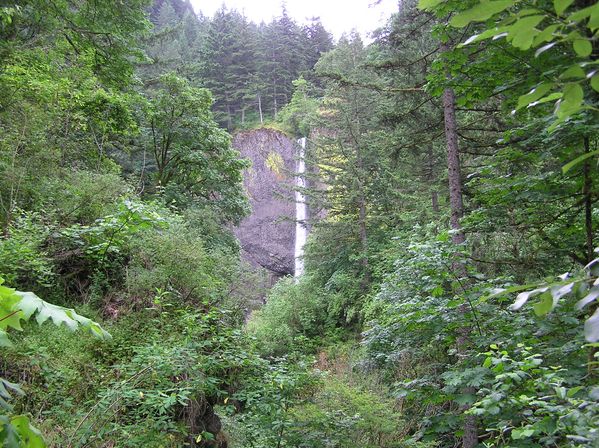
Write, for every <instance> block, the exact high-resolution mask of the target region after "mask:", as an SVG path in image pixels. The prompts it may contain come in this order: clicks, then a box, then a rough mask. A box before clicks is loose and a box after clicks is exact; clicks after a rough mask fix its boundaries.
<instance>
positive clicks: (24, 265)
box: [0, 213, 54, 289]
mask: <svg viewBox="0 0 599 448" xmlns="http://www.w3.org/2000/svg"><path fill="white" fill-rule="evenodd" d="M49 232H50V228H49V227H48V226H46V225H44V224H42V223H41V222H40V217H39V216H38V215H37V214H35V213H26V214H23V215H21V216H20V217H18V218H17V219H16V220H15V221H14V222H13V223H12V224H11V225H10V226H9V228H8V233H7V235H6V236H4V237H1V238H0V277H3V278H4V279H5V280H6V282H7V283H8V284H10V285H19V287H20V288H22V289H37V288H39V287H48V286H50V285H51V284H52V282H53V280H54V271H53V266H52V260H51V259H50V257H49V256H48V254H47V253H46V251H45V250H44V248H43V246H44V243H45V240H46V238H47V236H48V234H49Z"/></svg>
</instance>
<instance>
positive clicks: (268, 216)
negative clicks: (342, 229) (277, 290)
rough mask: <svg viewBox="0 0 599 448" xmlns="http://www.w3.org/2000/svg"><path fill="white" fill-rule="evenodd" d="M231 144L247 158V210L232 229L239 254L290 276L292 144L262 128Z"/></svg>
mask: <svg viewBox="0 0 599 448" xmlns="http://www.w3.org/2000/svg"><path fill="white" fill-rule="evenodd" d="M233 146H234V147H235V148H236V149H237V150H238V151H239V152H241V155H242V156H243V157H245V158H248V159H250V160H251V161H252V167H251V168H249V169H248V170H246V172H245V173H244V185H245V188H246V191H247V194H248V196H249V199H250V204H251V206H252V213H251V214H250V216H248V217H247V218H246V219H244V220H243V221H242V223H241V224H240V225H239V227H237V228H236V229H235V234H236V235H237V238H239V241H240V242H241V247H242V255H243V256H244V258H245V259H247V260H248V261H249V262H250V263H252V264H253V265H254V266H261V267H263V268H265V269H268V270H269V271H271V272H272V273H274V274H275V276H276V277H280V276H283V275H293V269H294V244H295V223H294V219H295V203H294V192H293V186H294V173H295V165H296V143H295V142H294V141H293V140H291V139H289V138H288V137H287V136H286V135H285V134H283V133H281V132H279V131H276V130H273V129H265V128H263V129H256V130H252V131H244V132H240V133H238V134H236V135H235V137H234V138H233Z"/></svg>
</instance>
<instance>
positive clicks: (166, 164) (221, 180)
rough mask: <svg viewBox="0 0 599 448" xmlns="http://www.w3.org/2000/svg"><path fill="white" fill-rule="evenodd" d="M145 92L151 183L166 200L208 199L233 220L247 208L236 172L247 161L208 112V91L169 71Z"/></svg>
mask: <svg viewBox="0 0 599 448" xmlns="http://www.w3.org/2000/svg"><path fill="white" fill-rule="evenodd" d="M150 95H151V99H150V102H149V110H148V112H147V124H146V128H145V129H144V132H143V144H144V145H147V146H148V147H149V148H151V152H152V154H153V157H154V162H155V186H156V187H160V188H164V192H165V196H166V200H167V201H168V202H173V203H177V205H178V206H187V205H189V204H190V202H191V203H193V202H199V203H204V204H211V205H212V206H213V207H214V208H215V209H216V210H217V211H218V213H219V214H220V215H221V217H222V219H223V221H235V222H237V221H239V219H241V218H242V217H243V216H244V214H245V213H246V212H247V203H246V199H245V195H244V193H243V190H242V187H241V172H242V170H243V169H244V168H246V167H247V166H248V163H247V161H245V160H243V159H241V158H240V156H239V152H238V151H236V150H235V149H233V148H232V147H231V138H230V136H229V134H227V132H225V131H224V130H222V129H220V128H219V127H218V126H217V124H216V122H215V121H214V119H213V118H212V113H211V111H210V106H211V105H212V96H211V94H210V92H209V91H208V90H206V89H200V88H196V87H192V86H191V85H190V83H189V82H188V81H187V80H185V79H183V78H180V77H178V76H176V75H175V74H173V73H170V74H166V75H163V76H161V77H160V82H159V88H158V89H157V90H156V91H153V92H151V93H150ZM144 168H145V167H144Z"/></svg>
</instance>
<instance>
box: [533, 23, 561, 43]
mask: <svg viewBox="0 0 599 448" xmlns="http://www.w3.org/2000/svg"><path fill="white" fill-rule="evenodd" d="M561 26H562V25H560V24H553V25H549V26H548V27H547V28H544V29H543V30H542V31H541V32H540V33H539V34H537V36H536V37H535V38H534V40H533V47H536V46H538V45H541V44H542V43H544V42H549V41H552V40H553V38H554V35H553V33H555V32H556V31H557V30H558V29H559V28H560V27H561Z"/></svg>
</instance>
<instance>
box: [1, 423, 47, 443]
mask: <svg viewBox="0 0 599 448" xmlns="http://www.w3.org/2000/svg"><path fill="white" fill-rule="evenodd" d="M10 420H11V424H12V425H13V427H14V428H15V430H16V432H17V434H18V435H19V437H20V439H21V443H22V445H21V446H23V447H27V448H45V447H46V443H45V442H44V439H43V438H42V436H41V434H40V432H39V431H38V430H37V429H36V428H34V427H33V426H32V425H31V423H30V421H29V418H28V417H27V416H26V415H17V416H15V417H12V418H11V419H10Z"/></svg>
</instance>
